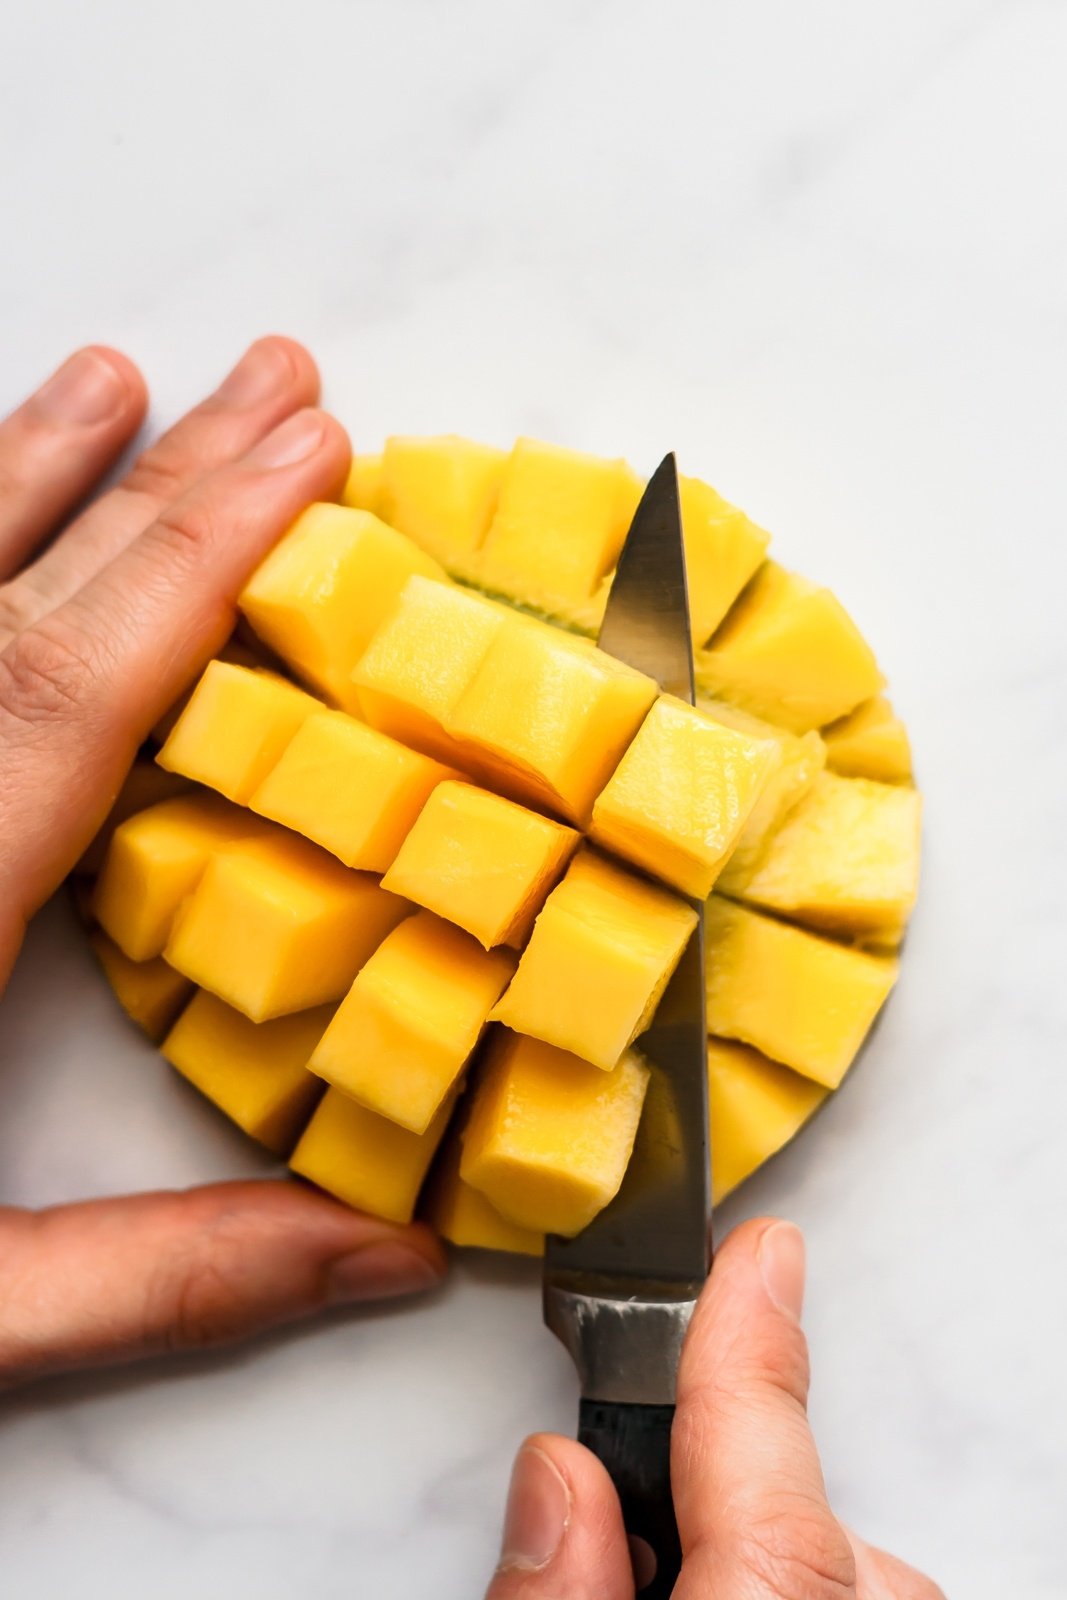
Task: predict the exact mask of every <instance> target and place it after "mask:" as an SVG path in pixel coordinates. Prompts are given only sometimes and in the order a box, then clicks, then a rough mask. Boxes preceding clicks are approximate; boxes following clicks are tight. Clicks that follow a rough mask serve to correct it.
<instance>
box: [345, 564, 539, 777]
mask: <svg viewBox="0 0 1067 1600" xmlns="http://www.w3.org/2000/svg"><path fill="white" fill-rule="evenodd" d="M511 615H512V613H511V612H509V610H508V608H507V607H506V606H502V605H498V604H497V603H496V602H495V601H493V600H486V599H483V598H482V596H480V595H476V594H471V593H469V592H468V591H467V590H465V589H459V588H457V587H456V586H455V585H453V584H446V583H436V582H433V581H431V580H429V579H427V578H423V577H414V578H412V579H410V580H409V582H408V583H407V584H406V585H405V586H404V588H403V590H402V592H401V593H400V595H399V596H398V598H397V601H396V604H395V606H394V607H393V609H392V611H391V612H390V613H389V615H388V616H387V617H386V618H385V619H384V620H383V622H382V624H381V626H380V627H379V628H378V631H377V633H376V634H375V635H374V637H373V639H372V640H371V642H370V644H369V646H368V648H367V650H366V652H365V653H364V655H363V656H362V658H361V659H360V661H359V663H358V665H357V667H356V669H355V673H354V680H353V681H354V683H355V684H356V686H357V688H358V691H359V697H360V704H361V706H362V710H363V715H364V717H365V718H366V720H367V721H368V722H369V723H370V724H371V726H372V727H375V728H380V729H381V731H382V732H383V733H388V734H390V735H391V736H392V737H393V738H394V739H399V740H400V741H401V743H403V744H409V745H412V746H413V747H414V748H415V749H416V750H423V751H425V752H426V753H427V754H428V755H432V756H437V757H438V758H439V759H441V760H444V761H447V762H449V763H455V762H456V760H457V756H458V754H459V751H458V748H457V745H456V741H455V740H454V739H453V738H452V737H451V735H450V734H449V733H448V732H446V724H447V723H448V720H449V718H450V716H451V714H452V711H453V710H454V708H455V706H456V704H457V703H458V701H459V699H460V696H461V695H462V694H463V691H464V690H465V689H466V687H467V685H468V684H469V683H470V682H471V681H472V679H473V678H474V675H475V673H476V672H477V670H478V668H479V666H480V665H481V663H482V661H483V660H484V659H485V656H486V653H487V651H488V650H489V647H490V645H491V644H492V642H493V640H494V639H495V638H496V635H497V634H498V633H499V631H500V629H501V628H502V627H503V626H504V624H505V622H507V621H508V619H509V618H510V617H511Z"/></svg>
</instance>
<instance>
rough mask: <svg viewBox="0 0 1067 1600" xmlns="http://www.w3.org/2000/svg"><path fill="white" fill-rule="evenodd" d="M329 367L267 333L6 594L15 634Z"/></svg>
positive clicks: (268, 426) (3, 620) (2, 617)
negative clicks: (321, 366)
mask: <svg viewBox="0 0 1067 1600" xmlns="http://www.w3.org/2000/svg"><path fill="white" fill-rule="evenodd" d="M318 393H319V374H318V369H317V368H316V366H315V363H314V361H313V360H312V359H311V356H310V355H309V354H308V352H307V351H306V350H305V349H304V348H303V346H302V345H299V344H296V343H295V342H294V341H293V340H292V339H282V338H278V337H272V338H267V339H260V340H258V341H257V342H256V343H255V344H254V345H252V346H251V348H250V349H249V350H248V351H247V352H246V353H245V355H244V356H242V358H241V360H240V361H239V362H238V363H237V366H236V367H234V369H233V371H232V372H231V373H230V374H229V376H228V377H227V378H225V379H224V381H223V382H222V384H221V385H220V387H219V388H218V389H217V390H216V391H215V393H214V394H213V395H211V396H210V397H209V398H208V399H207V400H204V401H203V402H202V403H201V404H200V405H198V406H197V407H196V409H195V410H193V411H190V412H189V413H188V415H187V416H185V417H183V418H182V420H181V421H180V422H178V423H177V424H176V425H175V426H174V427H173V428H171V429H170V431H169V432H168V433H165V434H164V435H163V437H162V438H161V439H160V440H158V442H157V443H155V444H152V445H150V446H149V448H148V449H147V450H146V451H145V452H144V454H143V455H142V456H140V457H139V459H138V460H137V461H136V462H135V463H134V465H133V466H132V467H131V469H130V471H129V473H128V474H127V475H126V477H125V478H124V479H123V481H122V483H120V484H119V485H118V486H117V487H116V488H115V489H112V490H111V491H110V493H108V494H106V495H103V496H101V498H100V499H99V500H98V501H97V502H96V503H95V504H94V505H92V506H90V507H89V508H88V510H87V511H85V512H84V513H83V514H82V515H81V516H80V517H79V518H78V519H77V520H76V521H75V522H74V523H72V525H71V526H70V528H68V529H67V531H66V532H65V533H64V534H63V536H62V537H61V538H60V539H59V540H58V541H57V542H56V544H55V545H53V546H52V548H51V549H49V550H46V551H45V553H44V554H43V555H42V556H41V557H40V559H39V560H38V561H36V562H35V563H34V564H33V566H32V567H29V568H28V569H27V570H26V571H25V572H24V573H22V574H21V575H20V577H19V580H18V582H17V584H13V585H12V586H11V587H10V588H9V589H8V591H7V593H6V595H5V596H3V597H2V601H3V603H2V605H0V626H4V625H6V627H7V630H8V632H9V633H12V632H17V631H18V630H19V629H20V628H23V627H26V626H28V625H29V624H30V623H31V622H33V621H35V620H36V619H37V618H38V617H40V616H43V615H44V614H45V613H46V612H48V611H51V610H53V609H54V607H55V606H57V605H60V604H62V602H63V601H64V600H66V599H68V598H69V597H70V596H71V595H72V594H74V593H76V591H77V590H78V589H80V588H81V586H82V584H83V583H86V582H87V581H88V580H89V579H90V578H91V577H93V576H94V574H96V573H97V572H99V571H100V569H101V568H102V567H103V566H105V565H106V563H107V562H109V561H110V560H111V559H112V558H113V557H114V556H115V555H117V554H118V553H119V551H121V550H123V549H125V547H126V546H127V545H128V544H130V542H131V541H132V540H133V539H135V538H136V537H137V535H138V534H140V533H142V532H143V531H144V529H145V528H147V527H148V525H149V523H151V522H152V520H153V519H154V518H155V517H157V516H158V515H159V513H160V512H161V511H162V510H163V508H164V507H165V506H167V505H169V504H170V503H171V502H172V501H173V500H176V499H178V498H180V497H181V496H182V495H183V494H185V493H187V491H188V490H189V489H191V488H192V487H193V485H194V484H195V483H197V482H198V481H199V480H200V479H201V478H203V477H206V476H207V475H208V474H209V473H211V472H214V471H216V470H217V468H219V467H221V466H225V465H226V463H227V462H231V461H236V460H237V459H238V458H239V457H240V456H243V455H244V454H245V453H246V452H247V451H249V450H251V449H252V447H253V445H255V444H256V443H257V442H258V441H259V440H260V439H262V438H263V437H264V436H265V435H266V434H268V433H270V431H271V430H272V429H273V428H275V427H276V426H277V425H278V424H279V423H280V422H283V421H284V420H285V418H286V417H288V416H290V415H291V414H292V413H293V412H294V411H297V410H300V409H301V408H302V407H304V406H309V405H313V404H314V403H315V401H316V400H317V399H318Z"/></svg>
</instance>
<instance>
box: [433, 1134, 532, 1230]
mask: <svg viewBox="0 0 1067 1600" xmlns="http://www.w3.org/2000/svg"><path fill="white" fill-rule="evenodd" d="M462 1155H463V1144H462V1141H461V1139H460V1138H459V1136H458V1135H457V1134H456V1133H454V1132H450V1133H449V1134H448V1137H447V1138H446V1140H445V1143H444V1147H443V1149H442V1150H441V1152H440V1154H439V1155H438V1157H437V1160H436V1162H435V1163H434V1166H433V1170H432V1171H431V1173H430V1180H429V1183H428V1184H427V1186H426V1192H425V1194H424V1196H423V1198H422V1200H421V1202H420V1204H419V1214H420V1216H422V1217H423V1218H424V1219H425V1220H426V1221H427V1222H428V1223H429V1224H430V1227H431V1228H433V1229H434V1231H435V1232H436V1233H439V1234H440V1235H441V1237H442V1239H447V1240H448V1241H449V1243H450V1244H455V1245H461V1246H464V1247H466V1248H467V1249H474V1250H503V1251H505V1252H507V1253H508V1254H509V1255H519V1256H543V1255H544V1253H545V1236H544V1234H543V1233H536V1232H534V1230H533V1229H532V1228H520V1227H518V1226H517V1225H516V1224H515V1223H514V1222H509V1221H508V1219H507V1218H506V1217H502V1216H501V1215H500V1212H499V1211H497V1209H496V1208H495V1206H491V1205H490V1204H489V1201H488V1200H487V1199H486V1198H485V1195H484V1194H481V1193H480V1192H479V1190H477V1189H473V1188H472V1187H471V1185H470V1184H469V1183H465V1182H464V1181H463V1179H462V1178H461V1177H460V1175H459V1165H460V1160H461V1158H462Z"/></svg>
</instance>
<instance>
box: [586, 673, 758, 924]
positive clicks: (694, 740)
mask: <svg viewBox="0 0 1067 1600" xmlns="http://www.w3.org/2000/svg"><path fill="white" fill-rule="evenodd" d="M780 759H781V757H780V751H779V748H778V746H777V745H776V744H775V743H772V742H770V741H767V740H758V739H750V738H747V737H746V736H745V735H744V734H741V733H736V732H734V731H733V729H731V728H724V727H723V726H722V725H721V724H720V723H718V722H713V721H712V720H711V718H710V717H706V716H704V715H703V714H702V712H700V711H699V710H697V709H696V707H694V706H690V705H686V704H685V703H684V702H683V701H681V700H675V699H674V698H673V697H671V696H669V695H661V696H660V698H659V699H658V700H657V701H656V702H655V704H654V705H653V707H652V709H651V711H650V712H649V713H648V716H647V717H646V718H645V720H644V722H643V723H642V724H641V727H640V729H639V730H638V732H637V734H636V736H635V738H634V740H633V743H632V744H631V745H630V747H629V749H628V750H627V751H626V753H625V755H624V756H623V758H622V760H621V761H620V762H619V765H618V766H617V767H616V769H615V772H614V773H613V774H612V776H611V777H610V778H609V779H608V782H607V785H606V787H605V788H604V789H603V790H602V791H601V794H600V796H599V798H598V799H597V801H596V803H595V804H594V806H593V822H592V827H591V829H590V836H591V838H593V839H594V840H595V841H596V842H597V843H598V844H601V845H603V846H604V847H605V848H606V849H608V850H613V851H614V852H615V853H616V855H620V856H622V857H623V859H624V860H626V861H632V862H633V863H634V864H635V865H636V866H639V867H643V868H644V869H645V871H646V872H650V873H651V874H652V875H653V876H654V877H656V878H659V879H661V880H662V881H663V882H664V883H668V884H670V885H671V886H672V888H675V889H679V890H680V891H681V892H682V894H687V895H691V896H692V897H693V898H694V899H699V900H704V899H706V898H707V896H708V895H709V894H710V893H711V886H712V884H713V883H714V882H715V879H716V878H717V877H718V875H719V873H720V872H721V870H722V867H723V864H724V862H725V861H726V859H727V857H728V856H729V855H730V853H731V851H732V850H733V849H734V847H735V845H736V844H737V842H738V839H739V838H740V836H741V832H742V830H743V828H744V826H745V824H746V822H747V821H748V818H749V817H750V815H751V813H752V810H753V807H754V806H755V805H756V803H757V801H758V800H759V798H760V795H761V793H762V791H763V788H764V786H765V784H766V783H767V780H768V778H769V777H770V775H771V772H772V771H773V770H774V768H775V767H776V766H777V765H778V764H779V763H780Z"/></svg>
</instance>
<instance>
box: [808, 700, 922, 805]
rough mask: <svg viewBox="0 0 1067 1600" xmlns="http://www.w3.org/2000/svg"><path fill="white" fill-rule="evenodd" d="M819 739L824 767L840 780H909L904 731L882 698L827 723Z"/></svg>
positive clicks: (867, 701) (868, 702)
mask: <svg viewBox="0 0 1067 1600" xmlns="http://www.w3.org/2000/svg"><path fill="white" fill-rule="evenodd" d="M823 738H824V739H825V740H826V764H827V766H828V767H829V768H830V771H831V772H839V773H840V774H841V776H842V777H844V778H877V779H878V780H879V781H880V782H881V783H907V782H908V781H909V779H910V778H911V745H910V744H909V742H908V730H907V729H906V728H905V726H904V724H903V722H902V721H901V720H900V718H899V717H898V716H897V714H896V712H895V711H894V710H893V707H892V706H891V705H890V704H889V701H888V700H887V699H886V698H885V696H884V695H880V694H879V695H875V696H874V697H873V699H871V700H865V701H864V702H863V704H862V705H858V706H857V707H856V709H855V711H850V712H849V714H848V716H847V717H842V718H841V720H840V721H839V722H834V723H831V725H830V727H828V728H826V729H824V731H823Z"/></svg>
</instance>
